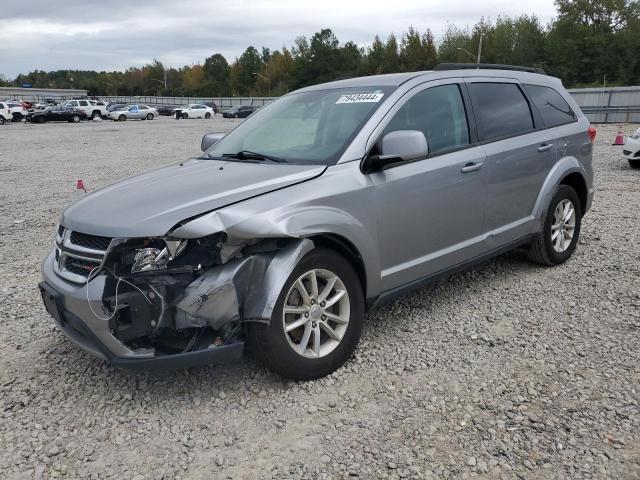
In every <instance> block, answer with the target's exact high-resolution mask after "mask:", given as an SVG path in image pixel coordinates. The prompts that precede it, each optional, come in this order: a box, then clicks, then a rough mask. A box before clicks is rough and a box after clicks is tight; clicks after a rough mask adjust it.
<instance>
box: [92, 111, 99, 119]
mask: <svg viewBox="0 0 640 480" xmlns="http://www.w3.org/2000/svg"><path fill="white" fill-rule="evenodd" d="M96 117H100V111H99V110H94V111H93V112H92V113H91V120H94V119H95V118H96Z"/></svg>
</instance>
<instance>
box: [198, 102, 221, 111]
mask: <svg viewBox="0 0 640 480" xmlns="http://www.w3.org/2000/svg"><path fill="white" fill-rule="evenodd" d="M202 104H203V105H206V106H207V107H211V108H212V109H213V111H214V112H216V113H218V112H219V111H220V110H219V109H218V105H216V102H202Z"/></svg>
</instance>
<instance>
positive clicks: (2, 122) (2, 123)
mask: <svg viewBox="0 0 640 480" xmlns="http://www.w3.org/2000/svg"><path fill="white" fill-rule="evenodd" d="M0 125H4V117H3V116H0Z"/></svg>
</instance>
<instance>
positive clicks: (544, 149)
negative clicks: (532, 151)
mask: <svg viewBox="0 0 640 480" xmlns="http://www.w3.org/2000/svg"><path fill="white" fill-rule="evenodd" d="M552 148H553V143H543V144H542V145H540V146H539V147H538V151H539V152H548V151H549V150H551V149H552Z"/></svg>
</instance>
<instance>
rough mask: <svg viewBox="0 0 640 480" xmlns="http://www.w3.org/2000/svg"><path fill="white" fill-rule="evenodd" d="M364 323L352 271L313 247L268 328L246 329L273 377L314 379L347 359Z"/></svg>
mask: <svg viewBox="0 0 640 480" xmlns="http://www.w3.org/2000/svg"><path fill="white" fill-rule="evenodd" d="M363 318H364V295H363V292H362V286H361V284H360V280H359V278H358V275H357V274H356V272H355V270H354V269H353V267H351V265H350V264H349V262H348V261H347V260H345V259H344V258H343V257H342V256H340V255H338V254H337V253H335V252H334V251H332V250H329V249H325V248H318V249H315V250H312V251H311V252H309V253H308V254H307V255H305V257H304V258H303V259H302V260H301V261H300V262H299V263H298V265H297V266H296V268H295V269H294V270H293V272H292V273H291V275H290V276H289V278H288V279H287V281H286V282H285V284H284V287H283V288H282V291H281V292H280V295H279V297H278V300H277V302H276V305H275V308H274V309H273V314H272V316H271V321H270V323H269V325H265V324H262V323H249V324H248V343H249V346H250V348H251V349H252V350H253V351H254V353H255V355H256V357H257V358H258V359H259V360H260V361H262V362H263V363H264V364H265V365H266V366H267V367H268V368H269V369H271V370H273V371H274V372H276V373H278V374H280V375H282V376H284V377H287V378H291V379H293V380H314V379H316V378H320V377H324V376H325V375H329V374H330V373H332V372H334V371H335V370H337V369H338V368H340V367H341V366H342V365H343V364H344V363H345V362H346V361H347V360H348V359H349V358H350V357H351V355H352V354H353V351H354V350H355V348H356V346H357V344H358V341H359V340H360V333H361V331H362V323H363Z"/></svg>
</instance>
